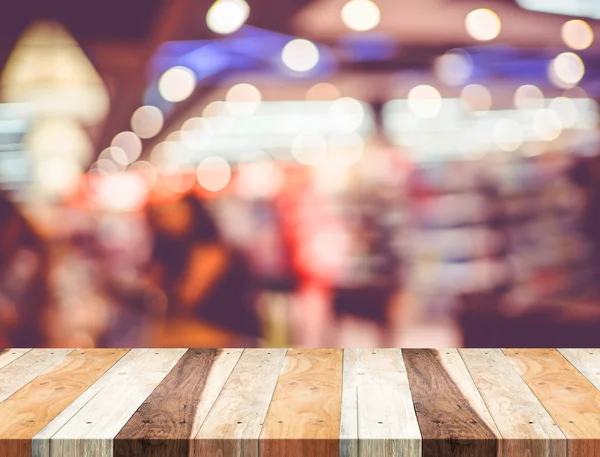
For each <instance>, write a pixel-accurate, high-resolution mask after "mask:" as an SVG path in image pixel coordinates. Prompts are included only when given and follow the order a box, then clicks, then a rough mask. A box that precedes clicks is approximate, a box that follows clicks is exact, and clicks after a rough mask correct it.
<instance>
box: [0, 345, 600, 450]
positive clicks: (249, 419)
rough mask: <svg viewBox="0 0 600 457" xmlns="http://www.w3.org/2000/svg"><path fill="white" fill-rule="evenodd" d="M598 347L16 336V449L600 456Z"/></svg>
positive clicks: (0, 393)
mask: <svg viewBox="0 0 600 457" xmlns="http://www.w3.org/2000/svg"><path fill="white" fill-rule="evenodd" d="M599 387H600V350H598V349H439V350H436V349H402V350H401V349H0V457H24V456H35V457H58V456H65V457H105V456H114V457H137V456H150V457H184V456H197V457H199V456H202V457H204V456H206V457H229V456H235V457H304V456H308V457H366V456H369V457H380V456H381V457H417V456H425V457H446V456H453V457H454V456H457V457H459V456H460V457H470V456H473V457H487V456H506V457H521V456H522V457H546V456H547V457H561V456H565V457H567V456H569V457H575V456H577V457H579V456H581V457H599V456H600V390H598V388H599Z"/></svg>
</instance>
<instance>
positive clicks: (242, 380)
mask: <svg viewBox="0 0 600 457" xmlns="http://www.w3.org/2000/svg"><path fill="white" fill-rule="evenodd" d="M285 353H286V349H246V350H244V353H243V354H242V357H241V358H240V361H239V362H238V364H237V365H236V367H235V369H234V370H233V373H231V376H230V378H229V379H228V380H227V383H226V384H225V387H224V388H223V390H222V391H221V393H220V395H219V397H218V398H217V401H216V402H215V404H214V406H213V408H212V409H211V410H210V413H209V414H208V417H207V418H206V420H205V421H204V423H203V424H202V427H201V428H200V431H199V432H198V434H197V435H196V439H195V440H194V441H193V453H192V454H191V455H193V456H195V457H205V456H211V457H212V456H227V457H258V452H259V451H258V438H259V436H260V431H261V429H262V424H263V423H264V420H265V417H266V416H267V411H268V409H269V405H270V403H271V398H272V397H273V392H274V391H275V385H276V383H277V379H278V378H279V373H280V372H281V369H282V367H283V361H284V360H285Z"/></svg>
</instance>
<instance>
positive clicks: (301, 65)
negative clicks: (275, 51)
mask: <svg viewBox="0 0 600 457" xmlns="http://www.w3.org/2000/svg"><path fill="white" fill-rule="evenodd" d="M281 60H282V61H283V63H284V64H285V66H286V67H288V68H289V69H290V70H293V71H296V72H307V71H309V70H312V69H313V68H314V67H315V66H316V65H317V64H318V63H319V49H318V48H317V46H316V45H315V44H314V43H313V42H311V41H308V40H304V39H301V38H299V39H295V40H292V41H290V42H288V43H287V44H286V45H285V46H284V47H283V50H282V51H281Z"/></svg>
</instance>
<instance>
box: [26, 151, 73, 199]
mask: <svg viewBox="0 0 600 457" xmlns="http://www.w3.org/2000/svg"><path fill="white" fill-rule="evenodd" d="M82 173H83V169H82V167H81V165H80V164H79V163H77V161H76V160H73V159H71V158H69V157H65V156H57V157H48V158H43V159H41V160H40V161H39V162H38V163H37V164H36V185H37V186H38V187H39V190H40V191H42V192H44V193H46V194H52V195H64V194H67V193H69V192H71V191H73V190H74V189H75V188H76V187H77V184H78V182H79V179H80V176H81V174H82Z"/></svg>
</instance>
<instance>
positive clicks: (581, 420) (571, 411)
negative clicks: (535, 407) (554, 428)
mask: <svg viewBox="0 0 600 457" xmlns="http://www.w3.org/2000/svg"><path fill="white" fill-rule="evenodd" d="M504 354H506V356H507V357H508V358H509V359H510V361H511V362H512V363H513V365H514V366H515V367H516V368H517V370H518V371H519V373H520V374H521V377H522V378H523V379H524V380H525V382H526V383H527V385H528V386H529V388H530V389H531V390H532V391H533V393H534V394H535V396H536V397H537V398H538V400H539V401H540V402H541V403H542V405H543V406H544V408H546V410H547V411H548V413H550V416H552V418H553V419H554V421H555V422H556V424H558V426H559V427H560V429H561V430H562V432H563V433H564V435H565V436H566V437H567V439H568V440H569V442H568V445H567V451H568V455H569V456H570V457H597V456H598V455H600V391H598V389H596V388H595V387H594V385H593V384H592V383H591V382H590V381H589V380H588V379H587V378H586V377H585V376H584V375H583V374H581V373H580V372H579V371H578V370H577V369H576V368H575V367H574V366H573V365H571V363H570V362H569V361H568V360H567V359H565V358H564V357H563V356H562V355H561V354H560V353H559V352H558V351H557V350H555V349H505V350H504Z"/></svg>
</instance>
